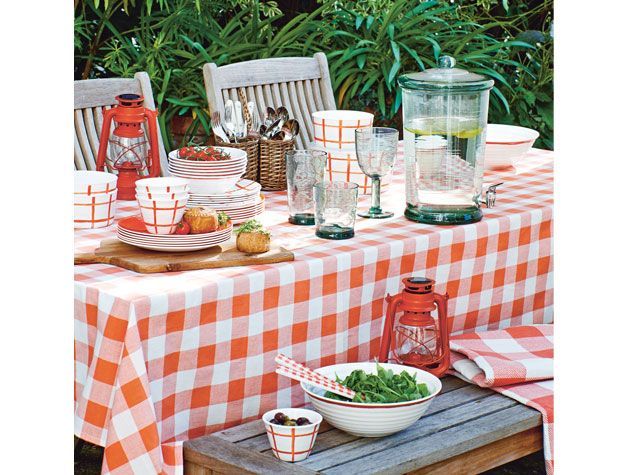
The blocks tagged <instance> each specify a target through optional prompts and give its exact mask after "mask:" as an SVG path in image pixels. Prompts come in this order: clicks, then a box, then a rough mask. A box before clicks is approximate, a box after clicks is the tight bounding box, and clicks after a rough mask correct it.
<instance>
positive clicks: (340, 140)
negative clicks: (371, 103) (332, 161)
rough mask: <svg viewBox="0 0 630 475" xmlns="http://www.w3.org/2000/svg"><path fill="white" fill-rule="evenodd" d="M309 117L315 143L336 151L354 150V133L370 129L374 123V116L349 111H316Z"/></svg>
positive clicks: (367, 113)
mask: <svg viewBox="0 0 630 475" xmlns="http://www.w3.org/2000/svg"><path fill="white" fill-rule="evenodd" d="M311 116H312V118H313V137H314V140H315V143H316V144H317V145H320V146H322V147H326V148H329V149H338V150H354V131H355V130H356V129H358V128H361V127H371V126H372V122H373V121H374V114H370V113H369V112H361V111H351V110H325V111H317V112H313V113H312V114H311Z"/></svg>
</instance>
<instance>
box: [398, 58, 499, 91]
mask: <svg viewBox="0 0 630 475" xmlns="http://www.w3.org/2000/svg"><path fill="white" fill-rule="evenodd" d="M398 84H399V85H400V86H401V87H402V88H405V89H415V90H419V91H425V90H444V89H453V90H458V91H483V90H486V89H491V88H492V86H493V85H494V81H493V80H492V79H490V78H488V77H486V76H483V75H481V74H477V73H472V72H470V71H466V70H465V69H460V68H456V67H455V58H452V57H451V56H440V58H439V59H438V67H437V68H431V69H427V70H425V71H421V72H418V73H410V74H404V75H402V76H401V77H400V78H399V79H398Z"/></svg>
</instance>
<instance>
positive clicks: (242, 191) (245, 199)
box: [188, 178, 265, 224]
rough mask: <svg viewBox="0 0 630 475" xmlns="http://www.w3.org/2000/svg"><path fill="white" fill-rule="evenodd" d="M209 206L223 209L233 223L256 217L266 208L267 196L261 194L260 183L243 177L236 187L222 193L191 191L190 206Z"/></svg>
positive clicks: (219, 209)
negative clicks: (206, 193)
mask: <svg viewBox="0 0 630 475" xmlns="http://www.w3.org/2000/svg"><path fill="white" fill-rule="evenodd" d="M195 206H207V207H210V208H213V209H215V210H217V211H223V212H224V213H225V214H227V215H228V216H229V217H230V218H231V219H232V223H233V224H240V223H243V222H245V221H247V220H249V219H252V218H255V217H256V216H258V215H260V214H262V213H263V212H264V210H265V197H264V196H263V195H261V194H260V184H259V183H256V182H255V181H252V180H248V179H246V178H241V179H240V180H239V181H238V182H237V183H236V185H235V186H234V187H232V188H231V189H229V190H228V191H226V192H225V193H221V194H214V195H202V194H197V193H191V195H190V199H189V200H188V207H189V208H193V207H195Z"/></svg>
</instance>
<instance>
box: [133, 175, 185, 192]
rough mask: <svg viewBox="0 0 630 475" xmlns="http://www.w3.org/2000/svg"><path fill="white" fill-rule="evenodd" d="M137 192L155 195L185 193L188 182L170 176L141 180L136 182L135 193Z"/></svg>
mask: <svg viewBox="0 0 630 475" xmlns="http://www.w3.org/2000/svg"><path fill="white" fill-rule="evenodd" d="M138 191H141V192H143V193H156V194H169V193H178V194H179V193H185V192H187V191H188V180H186V179H184V178H178V177H172V176H163V177H156V178H143V179H142V180H138V181H137V182H136V193H137V192H138Z"/></svg>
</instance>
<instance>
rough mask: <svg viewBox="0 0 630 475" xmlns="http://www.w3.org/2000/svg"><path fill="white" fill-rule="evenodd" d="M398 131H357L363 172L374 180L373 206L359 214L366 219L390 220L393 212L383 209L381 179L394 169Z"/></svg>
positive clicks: (384, 129)
mask: <svg viewBox="0 0 630 475" xmlns="http://www.w3.org/2000/svg"><path fill="white" fill-rule="evenodd" d="M397 146H398V130H396V129H392V128H389V127H364V128H361V129H357V130H356V131H355V148H356V152H357V160H358V162H359V167H360V168H361V171H362V172H363V173H365V174H366V175H367V176H368V177H370V179H371V180H372V206H370V209H369V210H368V211H361V212H359V213H357V214H358V215H359V216H362V217H364V218H376V219H382V218H390V217H391V216H393V215H394V213H392V212H391V211H383V209H382V208H381V178H383V177H385V176H387V175H388V174H389V173H390V172H391V171H392V168H393V167H394V162H395V160H396V149H397Z"/></svg>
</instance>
